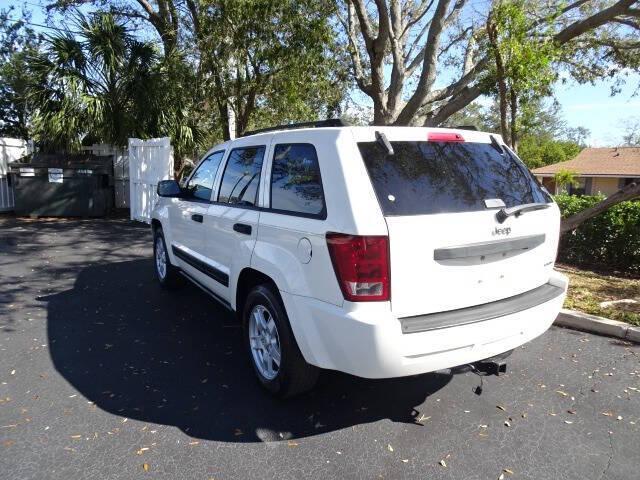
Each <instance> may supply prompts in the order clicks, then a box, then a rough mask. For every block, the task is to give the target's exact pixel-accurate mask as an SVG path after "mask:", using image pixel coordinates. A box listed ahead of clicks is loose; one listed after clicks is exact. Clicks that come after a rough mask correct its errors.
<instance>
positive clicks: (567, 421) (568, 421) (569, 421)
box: [564, 420, 573, 425]
mask: <svg viewBox="0 0 640 480" xmlns="http://www.w3.org/2000/svg"><path fill="white" fill-rule="evenodd" d="M564 423H566V424H569V425H571V424H572V423H573V422H572V421H571V420H565V421H564Z"/></svg>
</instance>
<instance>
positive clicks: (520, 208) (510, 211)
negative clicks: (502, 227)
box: [496, 203, 549, 223]
mask: <svg viewBox="0 0 640 480" xmlns="http://www.w3.org/2000/svg"><path fill="white" fill-rule="evenodd" d="M545 208H549V204H548V203H525V204H524V205H516V206H515V207H510V208H501V209H500V210H498V213H496V220H498V222H500V223H502V222H504V221H505V220H506V219H507V218H509V217H511V216H516V217H519V216H520V215H522V214H523V213H524V212H532V211H534V210H543V209H545Z"/></svg>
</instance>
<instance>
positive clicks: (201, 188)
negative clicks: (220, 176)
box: [186, 152, 224, 201]
mask: <svg viewBox="0 0 640 480" xmlns="http://www.w3.org/2000/svg"><path fill="white" fill-rule="evenodd" d="M222 157H224V152H214V153H212V154H211V155H209V156H208V157H207V158H205V159H204V160H203V161H202V162H200V165H198V169H197V170H196V171H195V173H194V174H193V176H192V177H191V178H190V179H189V181H188V182H187V186H186V190H187V192H188V194H189V196H190V197H191V198H196V199H198V200H207V201H209V200H211V189H212V188H213V180H214V179H215V177H216V172H217V171H218V167H219V166H220V162H221V161H222Z"/></svg>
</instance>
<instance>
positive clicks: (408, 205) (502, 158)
mask: <svg viewBox="0 0 640 480" xmlns="http://www.w3.org/2000/svg"><path fill="white" fill-rule="evenodd" d="M391 145H392V146H393V150H394V154H393V155H389V154H388V153H387V150H386V149H385V148H383V147H382V146H381V145H380V144H379V143H378V142H363V143H358V148H359V149H360V153H361V154H362V158H363V160H364V163H365V166H366V168H367V171H368V172H369V176H370V178H371V183H372V184H373V187H374V189H375V191H376V194H377V196H378V200H379V202H380V206H381V207H382V210H383V212H384V214H385V215H427V214H435V213H453V212H473V211H479V210H484V209H485V208H486V205H485V200H491V199H500V200H502V201H503V202H504V204H505V205H506V206H507V207H513V206H516V205H522V204H525V203H539V202H551V201H552V200H551V197H550V196H549V195H548V194H547V193H546V192H545V191H544V190H543V189H542V187H541V186H540V184H539V183H538V181H537V180H536V179H535V178H534V176H533V175H532V174H531V172H529V170H527V168H526V167H525V165H524V164H523V163H522V161H521V160H520V159H518V158H517V157H515V155H513V154H511V153H510V152H504V153H501V152H500V151H499V150H496V149H495V148H494V147H493V146H492V145H491V144H488V143H471V142H464V143H446V142H426V141H425V142H419V141H418V142H411V141H409V142H394V141H392V142H391Z"/></svg>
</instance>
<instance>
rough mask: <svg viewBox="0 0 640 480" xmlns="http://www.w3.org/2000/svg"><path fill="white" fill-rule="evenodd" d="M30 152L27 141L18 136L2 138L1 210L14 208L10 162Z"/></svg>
mask: <svg viewBox="0 0 640 480" xmlns="http://www.w3.org/2000/svg"><path fill="white" fill-rule="evenodd" d="M27 153H28V149H27V142H26V141H25V140H20V139H18V138H0V212H8V211H10V210H13V208H14V206H15V202H14V198H13V187H11V185H9V163H11V162H15V161H16V160H18V159H19V158H20V157H23V156H25V155H26V154H27Z"/></svg>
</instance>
